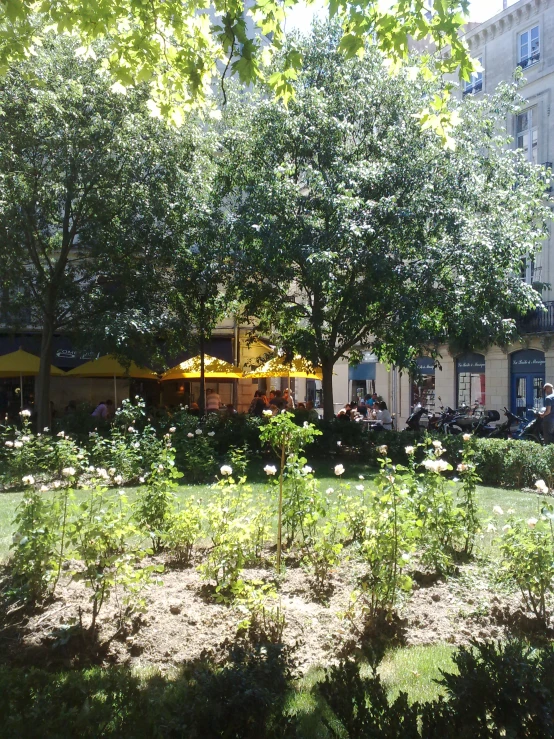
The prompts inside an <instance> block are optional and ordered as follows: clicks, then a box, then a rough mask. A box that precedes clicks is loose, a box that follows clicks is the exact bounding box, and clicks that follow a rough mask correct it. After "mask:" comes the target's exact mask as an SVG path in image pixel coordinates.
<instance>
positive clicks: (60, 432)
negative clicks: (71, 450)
mask: <svg viewBox="0 0 554 739" xmlns="http://www.w3.org/2000/svg"><path fill="white" fill-rule="evenodd" d="M56 436H62V437H63V436H65V431H58V433H57V434H56Z"/></svg>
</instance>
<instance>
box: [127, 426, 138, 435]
mask: <svg viewBox="0 0 554 739" xmlns="http://www.w3.org/2000/svg"><path fill="white" fill-rule="evenodd" d="M127 431H129V433H131V434H136V433H137V430H136V428H135V427H134V426H129V428H128V429H127Z"/></svg>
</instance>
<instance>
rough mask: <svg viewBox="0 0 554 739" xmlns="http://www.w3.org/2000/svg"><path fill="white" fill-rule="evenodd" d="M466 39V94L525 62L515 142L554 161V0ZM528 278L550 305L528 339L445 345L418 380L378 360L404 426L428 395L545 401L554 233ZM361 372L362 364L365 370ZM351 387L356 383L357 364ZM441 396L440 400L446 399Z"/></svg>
mask: <svg viewBox="0 0 554 739" xmlns="http://www.w3.org/2000/svg"><path fill="white" fill-rule="evenodd" d="M465 39H466V41H467V43H468V45H469V48H470V50H471V53H472V55H473V56H474V57H475V58H477V59H479V60H480V62H481V65H482V67H483V71H482V72H479V73H476V74H474V75H473V77H472V79H471V80H470V81H469V82H466V83H464V84H463V85H462V88H461V89H460V90H459V95H460V96H467V95H484V94H487V93H492V92H493V91H494V90H495V88H496V87H497V85H498V84H499V83H500V82H503V81H510V80H512V79H513V75H514V72H515V70H516V68H517V67H520V68H521V69H522V72H523V75H524V84H523V86H522V89H521V94H522V96H523V97H524V98H525V100H526V103H525V106H524V107H523V109H522V110H521V112H519V113H518V114H517V115H515V116H512V117H511V120H509V121H508V122H507V123H508V130H509V131H511V133H512V135H513V138H514V146H515V147H518V148H520V149H522V150H523V151H524V152H525V155H526V156H527V157H528V158H529V160H530V161H533V162H535V163H537V164H546V165H547V166H549V167H551V166H552V162H554V110H553V109H552V106H553V103H554V0H519V2H515V3H513V4H511V5H509V7H506V8H504V9H503V10H502V11H501V12H499V13H498V14H497V15H495V16H494V17H492V18H490V19H489V20H487V21H485V22H484V23H481V24H471V26H469V27H468V31H467V33H466V36H465ZM522 279H524V280H526V281H527V282H529V283H546V284H549V285H550V287H548V288H547V289H545V290H543V292H542V296H543V300H544V302H545V305H546V309H547V310H546V312H542V311H541V312H537V313H536V314H535V315H531V316H529V317H527V318H526V319H525V320H524V321H523V322H522V324H521V331H522V336H523V338H522V340H521V341H520V342H518V343H516V344H514V345H512V346H509V347H507V348H500V347H492V348H490V349H489V350H487V351H485V352H483V353H478V352H473V353H470V354H466V355H463V356H452V355H451V354H450V352H449V351H448V347H446V346H443V347H441V348H440V354H441V359H440V360H439V362H438V363H435V362H433V360H431V359H430V358H429V357H422V358H421V359H420V360H419V364H420V371H421V376H422V379H420V380H419V381H417V382H414V381H413V379H412V378H411V377H409V376H408V375H407V374H402V375H400V374H399V373H398V372H396V371H394V370H390V371H389V370H388V369H387V368H386V367H384V366H383V365H381V364H378V363H374V365H373V366H372V367H371V368H369V367H368V368H366V374H367V376H368V378H369V376H371V377H374V378H375V386H376V389H377V392H378V393H379V394H381V395H383V397H384V398H385V399H386V400H388V402H389V405H390V406H391V407H392V408H393V410H394V411H395V412H396V414H397V416H398V417H399V423H398V427H399V428H402V421H403V420H404V419H405V418H407V416H408V415H409V413H410V410H411V408H412V407H413V405H414V404H415V403H417V402H421V403H422V404H424V405H426V406H427V407H429V408H434V407H438V406H439V405H441V404H442V405H450V406H452V407H455V406H459V405H461V404H462V403H466V404H473V403H474V402H475V401H478V402H479V405H480V406H481V407H486V408H488V409H496V410H499V411H501V410H502V408H503V407H504V406H506V407H508V408H510V409H511V410H512V411H514V412H516V413H518V414H519V415H525V413H526V410H527V409H528V408H540V407H541V406H542V405H543V400H542V385H543V384H544V381H545V379H549V380H551V381H554V236H553V234H552V229H551V230H550V236H549V239H548V241H547V242H546V243H545V244H544V248H543V250H542V252H541V254H540V255H539V256H538V257H537V259H536V260H535V261H529V262H528V263H526V264H525V265H523V266H522ZM358 373H360V370H358ZM350 374H351V380H352V381H351V383H350V384H351V389H352V390H353V391H354V392H355V391H356V389H357V388H358V392H360V390H361V388H360V386H359V385H356V383H355V380H354V378H355V370H354V368H351V370H350ZM439 399H440V400H439Z"/></svg>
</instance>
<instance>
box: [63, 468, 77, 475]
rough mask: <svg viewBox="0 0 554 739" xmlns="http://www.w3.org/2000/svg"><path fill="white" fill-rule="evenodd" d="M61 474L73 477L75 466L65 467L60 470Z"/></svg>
mask: <svg viewBox="0 0 554 739" xmlns="http://www.w3.org/2000/svg"><path fill="white" fill-rule="evenodd" d="M62 475H63V476H64V477H73V476H74V475H75V467H65V468H64V469H63V470H62Z"/></svg>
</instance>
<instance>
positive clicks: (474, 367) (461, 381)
mask: <svg viewBox="0 0 554 739" xmlns="http://www.w3.org/2000/svg"><path fill="white" fill-rule="evenodd" d="M456 403H457V407H458V408H461V407H462V406H464V405H466V406H473V405H474V404H478V405H479V409H480V410H483V408H484V407H485V356H484V355H483V354H476V353H475V352H470V353H468V354H464V355H463V356H461V357H458V359H457V360H456Z"/></svg>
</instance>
